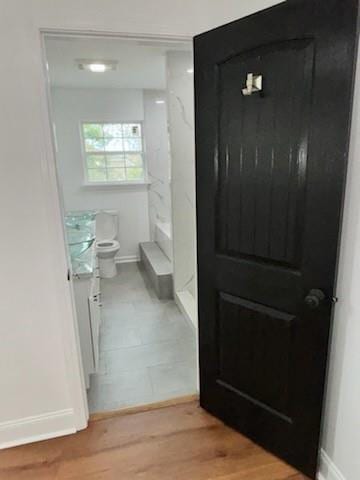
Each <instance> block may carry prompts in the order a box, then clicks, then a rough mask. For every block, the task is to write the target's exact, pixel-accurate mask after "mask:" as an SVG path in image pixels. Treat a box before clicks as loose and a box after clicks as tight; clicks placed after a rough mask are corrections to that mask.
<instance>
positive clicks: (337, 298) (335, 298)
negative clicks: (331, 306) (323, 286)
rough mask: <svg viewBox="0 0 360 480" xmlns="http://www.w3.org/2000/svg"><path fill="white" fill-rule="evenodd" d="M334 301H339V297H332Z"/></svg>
mask: <svg viewBox="0 0 360 480" xmlns="http://www.w3.org/2000/svg"><path fill="white" fill-rule="evenodd" d="M331 301H332V303H338V301H339V297H331Z"/></svg>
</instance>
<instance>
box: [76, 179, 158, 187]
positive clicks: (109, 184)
mask: <svg viewBox="0 0 360 480" xmlns="http://www.w3.org/2000/svg"><path fill="white" fill-rule="evenodd" d="M150 184H151V182H149V181H148V180H143V181H139V182H106V183H103V182H86V183H83V187H84V188H109V187H110V188H119V187H120V188H121V187H146V186H148V185H150Z"/></svg>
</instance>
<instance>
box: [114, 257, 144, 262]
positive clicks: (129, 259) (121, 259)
mask: <svg viewBox="0 0 360 480" xmlns="http://www.w3.org/2000/svg"><path fill="white" fill-rule="evenodd" d="M139 261H140V257H139V255H125V256H123V257H115V262H116V263H132V262H139Z"/></svg>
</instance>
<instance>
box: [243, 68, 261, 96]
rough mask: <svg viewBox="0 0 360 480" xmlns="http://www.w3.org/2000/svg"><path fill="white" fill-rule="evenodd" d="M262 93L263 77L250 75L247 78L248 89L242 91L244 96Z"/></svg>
mask: <svg viewBox="0 0 360 480" xmlns="http://www.w3.org/2000/svg"><path fill="white" fill-rule="evenodd" d="M261 91H262V75H254V74H253V73H248V74H247V78H246V87H245V88H243V89H242V93H243V95H245V96H248V95H252V94H253V93H256V92H261Z"/></svg>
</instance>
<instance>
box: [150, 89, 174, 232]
mask: <svg viewBox="0 0 360 480" xmlns="http://www.w3.org/2000/svg"><path fill="white" fill-rule="evenodd" d="M157 100H158V101H159V100H160V101H164V102H165V100H166V92H164V91H162V90H144V111H145V123H144V132H145V146H146V163H147V168H148V175H149V180H150V181H151V185H150V187H149V219H150V237H151V240H154V239H155V224H156V222H157V221H158V220H160V221H162V222H170V221H171V198H170V155H169V140H168V125H167V112H166V103H160V104H159V103H156V101H157Z"/></svg>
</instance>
